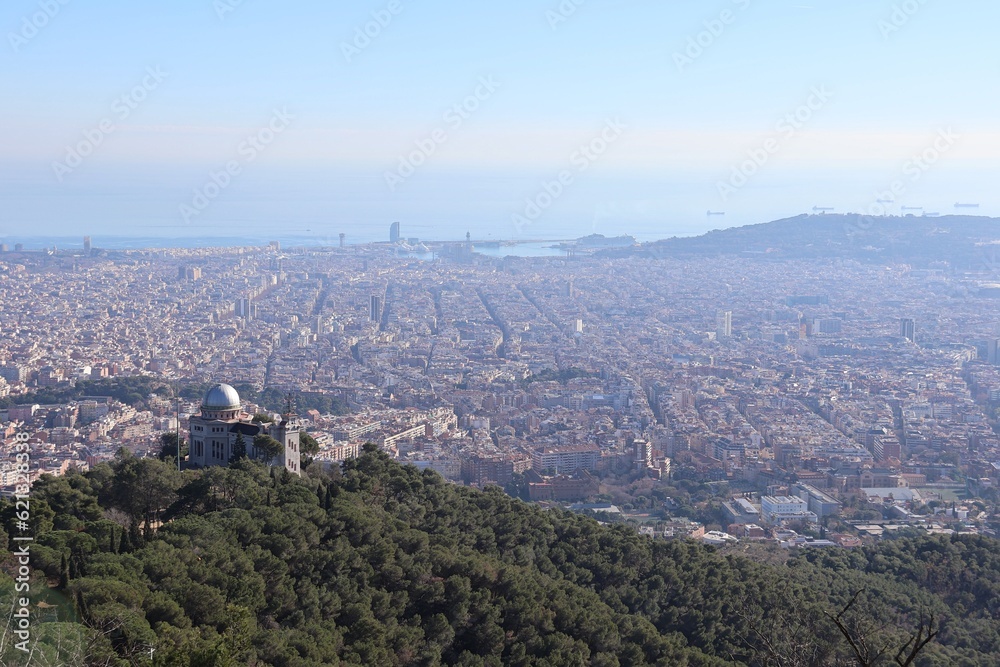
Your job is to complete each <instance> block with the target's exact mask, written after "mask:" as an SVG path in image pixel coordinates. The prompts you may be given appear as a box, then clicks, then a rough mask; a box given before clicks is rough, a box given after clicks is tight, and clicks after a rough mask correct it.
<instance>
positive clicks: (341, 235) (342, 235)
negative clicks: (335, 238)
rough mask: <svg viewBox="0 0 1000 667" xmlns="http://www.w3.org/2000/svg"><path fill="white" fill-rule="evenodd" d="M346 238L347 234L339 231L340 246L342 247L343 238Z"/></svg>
mask: <svg viewBox="0 0 1000 667" xmlns="http://www.w3.org/2000/svg"><path fill="white" fill-rule="evenodd" d="M346 238H347V234H345V233H344V232H341V233H340V247H341V248H343V247H344V239H346Z"/></svg>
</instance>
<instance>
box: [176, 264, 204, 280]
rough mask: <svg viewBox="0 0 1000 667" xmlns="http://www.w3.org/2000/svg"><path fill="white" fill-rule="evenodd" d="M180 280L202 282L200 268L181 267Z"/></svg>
mask: <svg viewBox="0 0 1000 667" xmlns="http://www.w3.org/2000/svg"><path fill="white" fill-rule="evenodd" d="M177 279H178V280H201V267H200V266H181V267H178V269H177Z"/></svg>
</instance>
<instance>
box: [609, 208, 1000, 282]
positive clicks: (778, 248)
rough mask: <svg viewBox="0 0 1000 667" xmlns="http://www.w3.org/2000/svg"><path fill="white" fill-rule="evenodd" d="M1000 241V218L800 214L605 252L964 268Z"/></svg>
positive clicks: (986, 257)
mask: <svg viewBox="0 0 1000 667" xmlns="http://www.w3.org/2000/svg"><path fill="white" fill-rule="evenodd" d="M991 243H1000V219H997V218H987V217H980V216H967V215H948V216H940V217H916V216H906V217H898V216H887V217H872V216H863V215H855V214H848V215H839V214H826V215H800V216H797V217H794V218H787V219H784V220H776V221H774V222H767V223H763V224H759V225H748V226H745V227H734V228H731V229H723V230H716V231H711V232H708V233H707V234H703V235H702V236H697V237H690V238H671V239H666V240H663V241H656V242H653V243H646V244H643V245H640V246H634V247H632V248H630V249H628V250H617V249H616V250H607V251H604V252H602V256H609V255H615V256H636V255H645V256H653V257H692V256H712V255H735V254H742V255H763V256H766V257H772V258H819V257H829V258H834V257H839V258H851V259H857V260H859V261H863V262H885V261H902V262H909V263H914V264H920V265H925V264H931V263H934V262H948V263H949V264H951V265H952V266H953V267H956V268H960V269H972V270H977V269H980V268H982V267H984V266H993V265H995V262H996V261H1000V258H998V257H997V254H996V253H997V249H998V248H1000V246H998V245H989V244H991Z"/></svg>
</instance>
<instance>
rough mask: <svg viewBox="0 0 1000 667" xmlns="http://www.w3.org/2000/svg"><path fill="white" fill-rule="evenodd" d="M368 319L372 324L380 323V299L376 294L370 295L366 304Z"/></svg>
mask: <svg viewBox="0 0 1000 667" xmlns="http://www.w3.org/2000/svg"><path fill="white" fill-rule="evenodd" d="M368 319H370V320H371V321H372V322H381V321H382V297H380V296H379V295H378V294H372V298H371V301H370V302H369V304H368Z"/></svg>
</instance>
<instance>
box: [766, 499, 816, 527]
mask: <svg viewBox="0 0 1000 667" xmlns="http://www.w3.org/2000/svg"><path fill="white" fill-rule="evenodd" d="M760 510H761V515H763V517H764V519H765V520H766V521H769V522H771V523H780V522H782V521H797V520H803V521H808V522H809V523H816V522H817V521H818V518H817V517H816V513H815V512H810V511H809V503H808V502H806V501H805V500H802V499H801V498H796V497H795V496H764V497H763V498H761V499H760Z"/></svg>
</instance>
